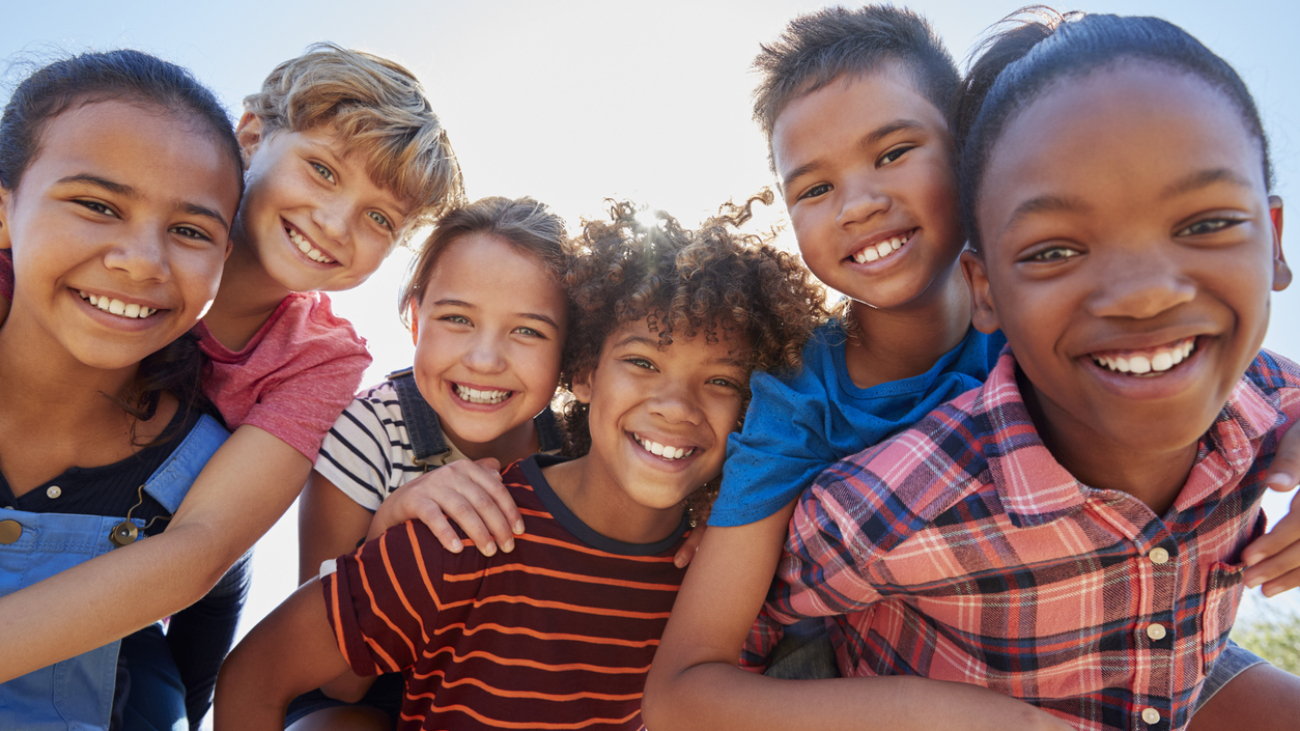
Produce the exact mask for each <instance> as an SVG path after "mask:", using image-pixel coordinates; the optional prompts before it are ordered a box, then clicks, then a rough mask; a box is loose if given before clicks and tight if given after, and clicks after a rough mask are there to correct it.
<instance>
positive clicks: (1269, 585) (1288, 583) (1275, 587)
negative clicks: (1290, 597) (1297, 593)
mask: <svg viewBox="0 0 1300 731" xmlns="http://www.w3.org/2000/svg"><path fill="white" fill-rule="evenodd" d="M1297 586H1300V568H1297V569H1292V570H1290V571H1288V572H1286V573H1285V574H1282V575H1281V576H1279V577H1277V578H1275V579H1273V580H1271V581H1267V582H1265V583H1264V585H1263V586H1262V587H1260V588H1261V590H1262V591H1263V592H1264V596H1266V597H1270V598H1272V597H1275V596H1277V595H1278V594H1281V593H1282V592H1284V591H1290V590H1292V589H1294V588H1296V587H1297Z"/></svg>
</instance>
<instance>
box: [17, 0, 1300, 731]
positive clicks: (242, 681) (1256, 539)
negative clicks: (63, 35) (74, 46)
mask: <svg viewBox="0 0 1300 731" xmlns="http://www.w3.org/2000/svg"><path fill="white" fill-rule="evenodd" d="M756 66H757V68H758V69H759V70H760V71H761V73H762V75H763V80H762V82H761V85H760V87H759V89H758V91H757V92H756V94H755V117H756V119H757V120H758V122H759V123H760V125H761V126H762V128H763V131H764V133H765V135H766V136H767V138H768V140H769V143H770V152H771V164H772V169H773V172H774V173H775V175H776V180H777V187H778V189H779V191H780V194H781V196H782V198H783V199H784V201H785V204H786V207H787V209H788V211H789V214H790V220H791V222H792V224H793V229H794V233H795V236H796V238H797V241H798V246H799V251H800V254H801V257H795V256H793V255H791V254H789V253H786V252H783V251H781V250H779V249H778V248H776V247H774V246H773V245H772V244H771V242H770V241H768V240H767V239H766V238H765V237H762V236H758V235H752V234H744V233H741V227H742V226H743V224H745V223H746V222H747V220H748V219H749V217H750V210H751V207H752V206H753V205H755V204H756V203H758V202H759V200H757V199H756V200H750V201H748V202H746V204H745V205H742V206H734V205H728V206H724V207H723V209H722V210H721V212H720V213H719V215H718V216H716V217H715V218H712V219H710V220H708V221H706V222H704V223H703V224H701V225H700V226H699V227H698V228H695V229H687V228H683V227H682V226H681V225H679V224H678V223H677V222H676V221H675V220H674V219H673V218H671V217H670V216H667V215H663V214H661V215H660V217H659V220H658V221H657V222H656V223H655V224H647V223H644V222H641V221H638V216H637V215H636V211H635V209H634V208H633V207H632V206H631V205H630V204H624V203H615V204H612V205H611V208H610V210H609V212H608V214H609V215H608V216H604V217H597V218H594V219H591V220H587V221H585V222H584V224H583V226H582V230H581V231H580V232H578V233H577V234H576V235H569V233H568V232H566V230H565V227H564V224H563V222H562V219H561V218H560V217H559V216H557V215H556V214H555V213H553V212H552V211H551V210H550V209H548V208H547V207H546V206H545V205H543V204H542V203H539V202H538V201H536V200H533V199H531V198H520V199H514V200H511V199H505V198H484V199H481V200H479V201H477V202H473V203H468V202H466V201H465V200H464V193H463V187H462V184H461V180H460V172H459V168H458V165H457V163H456V159H455V156H454V153H453V152H452V150H451V147H450V144H449V142H448V140H447V135H446V133H445V131H444V130H443V128H442V126H441V125H440V123H439V122H438V119H437V117H436V116H435V115H434V114H433V112H432V109H431V107H430V105H429V102H428V100H427V99H426V98H425V95H424V93H423V91H422V90H421V89H420V86H419V84H418V82H417V81H416V80H415V79H414V78H413V77H412V76H411V74H410V73H409V72H407V71H406V70H405V69H403V68H401V67H400V66H398V65H396V64H394V63H392V62H389V61H386V60H383V59H380V58H377V57H374V56H370V55H367V54H362V53H357V52H353V51H348V50H345V49H341V48H338V47H335V46H331V45H321V46H317V47H313V48H312V49H310V50H309V51H308V53H306V54H304V55H303V56H301V57H299V58H296V59H293V60H291V61H289V62H286V63H285V64H282V65H281V66H279V67H277V68H276V69H275V70H274V71H273V72H272V74H271V75H270V76H269V77H268V78H267V80H266V82H265V84H264V85H263V88H262V90H261V92H259V93H258V94H254V95H252V96H250V97H248V98H247V99H246V100H245V109H246V111H245V113H244V115H243V116H242V117H241V118H240V120H239V121H238V123H237V124H236V125H234V126H233V129H232V125H231V124H230V120H229V119H228V118H227V117H226V116H225V113H224V111H223V110H222V109H221V108H220V106H219V105H218V104H217V103H216V101H215V99H214V98H213V97H212V95H211V94H210V93H209V92H208V91H207V90H206V89H204V88H203V87H202V85H200V84H199V83H198V82H197V81H195V80H194V79H193V78H192V77H191V76H190V75H189V74H188V73H186V72H185V71H184V70H182V69H179V68H177V67H175V66H173V65H171V64H168V63H166V62H162V61H159V60H158V59H155V58H153V57H150V56H148V55H146V54H142V53H138V52H134V51H114V52H109V53H100V54H85V55H82V56H77V57H74V58H69V59H66V60H63V61H59V62H56V63H54V64H51V65H50V66H47V67H45V68H43V69H41V70H39V71H37V72H36V73H34V74H33V75H32V76H30V77H29V78H28V79H27V80H25V81H24V82H23V83H22V84H20V85H19V86H18V87H17V89H16V90H15V92H14V94H13V95H12V97H11V99H10V101H9V103H8V105H7V106H6V108H5V111H4V116H3V119H2V120H0V249H3V250H4V255H3V256H0V295H3V300H0V301H2V302H3V303H5V306H4V307H3V310H2V311H0V314H3V316H4V322H3V325H0V478H2V480H3V485H0V502H2V503H3V507H4V508H6V509H7V512H6V513H5V514H3V515H0V518H3V520H0V565H3V567H4V571H3V573H2V574H0V593H2V594H3V596H0V616H3V617H4V618H5V619H4V622H3V623H0V680H2V681H4V682H2V683H0V727H4V728H11V727H12V728H25V729H56V728H58V729H63V728H98V729H108V728H112V729H161V728H168V729H186V728H190V727H192V726H197V724H198V723H199V722H200V720H201V719H202V717H203V715H204V714H205V713H206V712H207V709H208V707H209V705H210V704H211V703H212V695H213V688H214V684H215V686H216V708H215V721H216V724H217V728H218V729H226V728H230V729H259V728H261V729H281V728H286V724H289V727H290V728H293V729H298V730H299V731H305V730H306V729H317V728H365V729H369V728H374V729H388V728H393V727H395V726H396V727H401V728H469V727H474V728H477V727H493V728H552V729H589V728H590V729H597V728H633V729H635V728H639V727H641V725H642V724H643V723H644V724H648V726H649V727H650V728H654V729H670V728H671V729H675V728H692V727H700V728H710V729H717V728H730V727H744V728H877V727H879V728H890V729H895V728H912V727H916V728H930V727H934V726H935V725H938V724H948V725H952V726H957V727H961V728H983V727H988V728H1003V727H1007V726H1012V727H1025V728H1048V729H1053V728H1079V729H1112V728H1113V729H1120V728H1124V729H1144V728H1151V729H1182V728H1189V727H1190V728H1193V729H1196V730H1197V731H1205V730H1206V729H1214V728H1238V727H1242V724H1246V725H1247V726H1248V727H1250V728H1287V727H1289V726H1290V725H1292V721H1291V719H1293V718H1294V717H1295V715H1294V714H1295V713H1296V712H1297V711H1300V679H1297V678H1295V677H1293V676H1290V675H1288V674H1286V673H1284V672H1282V671H1280V670H1278V669H1276V668H1273V667H1272V666H1269V665H1267V664H1266V663H1263V662H1262V661H1261V660H1260V659H1259V658H1256V657H1254V656H1253V655H1251V654H1250V653H1248V652H1246V651H1245V650H1242V649H1241V648H1238V647H1236V646H1235V645H1233V644H1232V643H1230V642H1229V641H1228V639H1227V636H1228V632H1229V630H1230V629H1231V626H1232V622H1233V619H1234V617H1235V613H1236V608H1237V604H1238V602H1239V600H1240V598H1241V593H1242V591H1243V589H1244V587H1245V586H1247V585H1251V586H1259V585H1263V586H1264V587H1265V591H1266V593H1269V594H1272V593H1276V592H1277V591H1281V590H1284V589H1287V588H1291V587H1292V586H1294V585H1296V583H1297V582H1296V580H1295V579H1294V578H1293V574H1292V573H1291V572H1292V570H1293V569H1295V568H1296V565H1297V563H1298V561H1297V559H1296V558H1295V557H1294V556H1293V555H1292V553H1293V552H1290V551H1288V550H1287V549H1288V548H1290V547H1291V546H1292V544H1294V543H1296V542H1297V541H1300V535H1295V534H1294V533H1297V532H1300V531H1294V529H1293V528H1292V527H1291V524H1290V522H1287V523H1285V524H1284V525H1283V527H1282V528H1279V529H1275V530H1274V531H1273V532H1272V533H1270V534H1268V535H1263V526H1264V523H1263V516H1262V515H1261V514H1260V511H1259V503H1260V498H1261V495H1262V493H1263V490H1264V489H1265V488H1266V487H1269V486H1271V487H1274V488H1277V489H1284V490H1285V489H1290V488H1292V487H1294V486H1295V483H1296V481H1297V477H1300V476H1298V475H1292V474H1289V473H1288V472H1286V471H1282V470H1273V472H1272V473H1269V466H1270V464H1272V462H1273V458H1274V455H1275V454H1277V455H1281V457H1280V458H1279V462H1283V461H1286V460H1288V459H1289V460H1290V461H1291V462H1294V461H1295V460H1294V455H1297V454H1300V434H1296V435H1292V434H1290V432H1288V431H1287V427H1288V426H1289V425H1290V423H1291V422H1293V421H1294V420H1295V419H1296V418H1297V417H1298V416H1300V369H1298V368H1297V367H1296V366H1295V365H1294V364H1292V363H1291V362H1289V361H1287V360H1285V359H1283V358H1281V357H1279V356H1276V355H1273V354H1270V353H1267V352H1265V351H1261V350H1260V346H1261V343H1262V341H1263V336H1264V333H1265V330H1266V328H1267V323H1268V315H1269V293H1270V291H1274V290H1281V289H1283V288H1284V287H1286V286H1287V285H1288V284H1289V282H1290V276H1291V275H1290V271H1289V269H1288V268H1287V265H1286V262H1285V259H1284V257H1283V254H1282V248H1281V229H1282V205H1281V202H1280V200H1278V199H1277V198H1276V197H1271V196H1270V195H1269V185H1270V183H1271V170H1270V167H1269V158H1268V147H1267V142H1266V138H1265V135H1264V132H1263V128H1262V124H1261V122H1260V119H1259V115H1258V112H1257V111H1256V108H1255V104H1254V102H1253V100H1252V99H1251V96H1250V94H1249V92H1248V91H1247V90H1246V88H1245V87H1244V85H1243V84H1242V82H1241V80H1240V78H1239V77H1238V76H1237V74H1236V73H1235V72H1234V71H1233V70H1232V69H1231V67H1230V66H1228V65H1227V64H1226V63H1225V62H1223V61H1222V60H1221V59H1219V58H1218V57H1217V56H1215V55H1213V54H1212V53H1211V52H1210V51H1208V50H1207V49H1206V48H1205V47H1204V46H1202V45H1201V44H1200V43H1199V42H1197V41H1196V40H1195V39H1193V38H1191V37H1190V36H1188V35H1187V34H1186V33H1185V32H1183V31H1182V30H1180V29H1178V28H1177V27H1176V26H1173V25H1171V24H1169V23H1167V22H1165V21H1161V20H1158V19H1153V18H1135V17H1115V16H1086V15H1071V16H1064V17H1062V16H1058V15H1055V14H1051V13H1048V12H1046V11H1040V12H1039V14H1038V15H1036V16H1034V17H1032V18H1029V19H1022V20H1021V21H1020V22H1017V23H1012V24H1009V25H1008V26H1007V28H1006V29H1004V30H1003V31H1001V32H999V33H998V34H996V35H995V36H994V37H992V38H991V39H990V41H989V43H988V44H987V45H986V46H985V47H984V49H983V51H982V53H981V54H980V56H979V58H978V60H977V61H976V62H975V63H974V64H973V66H972V68H971V70H970V72H969V74H968V75H967V76H966V78H965V79H962V77H961V76H960V75H959V73H958V71H957V69H956V67H955V66H954V64H953V62H952V60H951V57H950V55H949V54H948V52H947V51H946V50H945V49H944V48H943V46H942V44H941V43H940V42H939V40H938V39H937V37H936V36H935V35H934V33H933V32H932V30H931V29H930V28H929V27H928V26H927V24H926V23H925V22H924V20H922V19H921V18H919V17H918V16H916V15H915V14H913V13H910V12H908V11H906V10H900V9H896V8H892V7H888V6H868V7H865V8H860V9H853V10H847V9H843V8H834V9H827V10H824V11H821V12H818V13H815V14H812V15H809V16H804V17H800V18H797V19H795V20H794V21H793V22H792V23H791V24H790V26H789V27H788V28H787V31H786V33H785V35H784V36H783V37H782V38H781V39H780V40H779V41H777V42H776V43H774V44H772V45H770V46H765V47H764V48H763V50H762V53H761V54H760V56H759V58H758V60H757V62H756ZM763 202H770V198H769V199H767V200H766V201H763ZM426 223H433V224H434V226H433V229H432V233H431V234H430V235H429V236H428V238H427V240H426V241H424V242H423V243H422V244H420V245H419V247H418V258H417V260H416V262H415V264H414V267H413V269H412V274H411V277H410V280H409V283H408V284H407V286H406V289H405V291H404V292H403V293H402V300H401V302H402V304H401V311H402V315H403V317H405V318H406V320H407V322H408V324H409V326H410V330H411V333H412V337H413V339H414V342H415V356H414V362H413V363H412V364H411V367H410V368H407V369H404V370H400V371H396V372H394V373H393V374H392V375H390V376H389V377H388V378H387V379H386V380H385V381H384V382H383V383H381V384H379V385H377V386H375V387H373V388H370V389H368V390H364V391H361V392H360V393H359V394H357V395H355V397H354V393H356V390H357V387H358V386H359V385H360V378H361V375H362V372H363V371H364V369H365V367H366V366H367V365H368V364H369V356H368V355H367V353H366V350H365V346H364V341H362V340H361V339H360V338H359V337H358V336H357V335H356V333H355V331H354V330H353V329H352V326H351V325H350V324H349V323H347V322H346V321H345V320H342V319H340V318H338V317H336V316H334V315H333V313H332V312H331V311H330V306H329V300H328V297H327V296H326V295H324V294H322V292H323V291H331V290H342V289H347V288H350V287H353V286H356V285H357V284H359V283H360V282H362V281H364V280H365V279H366V277H368V276H369V275H370V274H372V273H373V272H374V271H375V270H376V269H377V268H378V267H379V265H380V264H381V263H382V261H383V259H384V257H385V256H386V255H387V254H388V253H389V252H390V251H391V250H392V248H393V247H394V246H396V245H397V244H398V243H400V242H402V241H404V240H405V239H407V238H408V237H409V235H410V234H411V232H412V231H413V230H415V229H417V228H420V227H421V226H422V225H424V224H426ZM805 265H806V267H807V268H806V269H805ZM223 270H224V272H223ZM813 277H816V279H817V280H820V281H821V282H822V283H823V284H825V285H826V286H827V287H829V288H830V289H832V290H834V291H835V292H837V293H839V294H840V295H842V296H843V298H842V299H841V300H840V301H839V303H838V304H836V305H834V306H833V307H832V309H831V311H829V312H828V311H827V310H826V309H825V307H824V304H823V303H824V301H825V300H824V295H823V290H822V289H821V288H820V287H819V286H818V285H817V284H816V282H815V281H814V280H813ZM557 384H558V386H559V391H558V393H559V395H558V396H557ZM223 425H224V428H223ZM304 483H305V484H306V488H305V489H303V485H304ZM299 492H301V493H302V514H301V520H300V526H301V527H300V534H301V538H300V540H301V547H300V556H299V565H300V575H301V579H302V581H303V585H302V586H301V587H300V588H299V589H298V590H297V591H296V592H295V593H294V594H293V595H292V596H291V597H290V598H289V599H288V600H286V601H285V602H284V604H282V605H281V606H280V607H279V608H278V609H276V610H275V611H274V612H273V613H272V614H271V615H269V616H268V617H267V618H266V619H265V620H263V621H262V622H261V623H260V624H259V625H258V626H257V627H256V628H255V629H254V630H253V631H252V632H251V633H250V634H249V635H248V636H247V637H246V638H245V639H244V640H243V641H242V642H241V643H240V645H239V646H238V647H236V648H235V650H234V651H233V652H231V653H230V655H229V657H226V653H227V651H229V649H230V645H231V642H232V640H233V633H234V628H235V623H236V621H237V619H238V614H239V609H240V607H241V605H242V603H243V596H244V592H245V591H246V588H247V580H248V574H247V572H248V561H247V551H248V550H249V549H250V547H251V546H252V544H253V543H254V542H255V541H256V540H257V538H258V537H260V535H261V534H262V533H263V532H265V531H266V530H267V528H269V526H270V525H271V524H272V523H273V522H274V521H275V520H276V519H277V518H278V517H279V516H280V515H281V514H282V513H283V512H284V511H285V510H286V509H287V507H288V506H289V504H290V503H291V502H292V501H293V500H294V498H295V497H297V496H298V494H299ZM706 521H707V523H708V525H709V528H708V529H707V530H702V528H703V525H704V523H705V522H706ZM701 535H702V536H703V540H702V541H700V537H701ZM696 541H699V551H698V553H697V554H695V556H694V558H693V560H692V559H691V558H690V556H691V546H693V545H694V542H696ZM687 562H690V564H691V565H690V569H689V571H687V570H686V568H685V564H686V563H687ZM164 620H165V623H166V625H167V626H166V630H165V631H164V628H163V624H164ZM223 661H224V662H223ZM218 670H220V674H221V676H220V682H219V683H218V682H217V673H218ZM762 671H766V675H765V674H763V673H762ZM376 675H378V679H377V680H376V679H375V678H374V677H373V676H376ZM840 676H842V677H840ZM643 709H644V714H645V717H644V719H643V717H642V712H643ZM286 714H287V715H286ZM1230 724H1231V725H1230Z"/></svg>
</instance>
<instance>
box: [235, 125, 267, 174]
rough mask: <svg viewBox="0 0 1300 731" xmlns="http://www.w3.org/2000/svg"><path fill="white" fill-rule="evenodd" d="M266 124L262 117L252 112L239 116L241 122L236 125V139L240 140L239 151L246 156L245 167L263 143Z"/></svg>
mask: <svg viewBox="0 0 1300 731" xmlns="http://www.w3.org/2000/svg"><path fill="white" fill-rule="evenodd" d="M264 131H265V130H264V125H263V123H262V118H261V117H259V116H257V115H256V114H253V113H252V112H244V116H242V117H240V118H239V124H236V125H235V139H237V140H239V151H240V152H241V153H243V156H244V169H245V170H247V169H248V163H249V161H250V160H252V159H253V153H255V152H257V146H258V145H260V144H262V140H263V139H265V137H264V134H263V133H264Z"/></svg>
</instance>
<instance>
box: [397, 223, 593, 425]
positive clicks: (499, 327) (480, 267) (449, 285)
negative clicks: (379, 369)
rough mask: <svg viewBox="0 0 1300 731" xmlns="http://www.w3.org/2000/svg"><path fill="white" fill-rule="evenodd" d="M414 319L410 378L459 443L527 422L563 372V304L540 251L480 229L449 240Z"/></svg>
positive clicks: (544, 402)
mask: <svg viewBox="0 0 1300 731" xmlns="http://www.w3.org/2000/svg"><path fill="white" fill-rule="evenodd" d="M424 292H425V295H424V299H423V301H422V302H421V303H420V304H419V305H418V306H417V307H415V308H414V312H413V316H412V317H411V322H412V329H413V331H414V335H415V381H416V384H417V385H418V386H419V387H420V393H421V394H423V395H424V398H425V400H426V401H428V402H429V405H430V406H432V407H433V410H434V411H436V412H437V413H438V418H439V421H440V422H441V424H442V428H443V430H444V431H445V432H446V433H447V436H448V437H450V438H451V440H452V441H453V442H454V443H455V444H456V445H457V446H459V447H460V448H461V449H467V448H469V447H471V446H472V445H489V444H490V443H491V442H493V441H494V440H496V439H497V438H499V437H501V436H503V435H505V434H507V433H510V432H511V431H512V430H514V429H520V428H523V429H528V428H531V427H530V420H531V419H532V418H533V417H534V416H536V415H537V414H538V413H540V412H541V411H542V409H545V408H546V407H547V405H548V404H549V403H550V401H551V397H552V396H554V395H555V387H556V385H557V383H558V382H559V379H560V354H561V351H562V350H563V349H564V337H565V334H566V332H567V325H568V321H567V318H568V301H567V300H566V299H565V296H564V292H563V291H562V290H561V289H560V286H559V284H558V283H557V282H556V281H555V276H554V275H553V274H551V273H550V272H549V271H548V270H547V269H546V268H545V267H544V266H542V263H541V262H540V261H538V260H537V258H536V257H534V256H532V255H530V254H527V253H524V252H521V251H520V250H519V249H517V248H515V247H514V246H513V245H512V244H510V243H509V242H507V241H504V240H502V239H500V238H497V237H495V236H491V235H489V234H482V233H474V234H466V235H464V236H462V237H460V238H459V239H457V240H456V241H453V242H452V243H451V244H449V245H448V246H447V249H446V250H445V251H443V252H442V255H441V256H440V257H439V258H438V261H437V263H436V265H435V266H434V268H433V274H432V276H430V277H429V281H428V283H427V285H426V286H425V287H424Z"/></svg>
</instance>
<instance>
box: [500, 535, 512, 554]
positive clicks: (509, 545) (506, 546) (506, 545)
mask: <svg viewBox="0 0 1300 731" xmlns="http://www.w3.org/2000/svg"><path fill="white" fill-rule="evenodd" d="M501 550H502V551H505V552H506V553H510V552H511V551H513V550H515V542H514V539H511V538H507V539H506V542H505V543H502V544H501Z"/></svg>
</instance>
